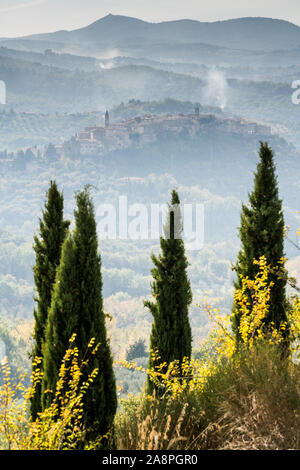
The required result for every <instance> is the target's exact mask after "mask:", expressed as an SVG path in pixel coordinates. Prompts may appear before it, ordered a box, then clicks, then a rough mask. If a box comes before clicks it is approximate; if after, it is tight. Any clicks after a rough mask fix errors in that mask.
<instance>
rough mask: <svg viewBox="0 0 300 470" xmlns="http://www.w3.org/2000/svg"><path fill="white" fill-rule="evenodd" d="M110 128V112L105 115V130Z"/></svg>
mask: <svg viewBox="0 0 300 470" xmlns="http://www.w3.org/2000/svg"><path fill="white" fill-rule="evenodd" d="M108 127H109V114H108V111H106V113H105V128H106V129H107V128H108Z"/></svg>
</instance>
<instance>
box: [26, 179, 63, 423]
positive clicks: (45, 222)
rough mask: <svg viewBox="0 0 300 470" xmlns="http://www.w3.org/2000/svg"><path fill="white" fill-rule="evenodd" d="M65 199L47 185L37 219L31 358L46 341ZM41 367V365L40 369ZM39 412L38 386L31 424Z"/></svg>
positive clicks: (39, 355)
mask: <svg viewBox="0 0 300 470" xmlns="http://www.w3.org/2000/svg"><path fill="white" fill-rule="evenodd" d="M63 206H64V199H63V195H62V193H60V192H59V191H58V189H57V185H56V183H55V181H51V182H50V187H49V190H48V192H47V197H46V202H45V207H44V210H43V218H42V219H40V234H39V236H35V237H34V245H33V248H34V251H35V256H36V262H35V266H34V267H33V271H34V282H35V288H36V297H35V301H36V308H35V310H34V320H35V323H34V333H33V339H34V344H33V349H32V358H34V357H37V356H38V357H41V358H42V357H43V352H42V346H43V342H44V339H45V328H46V323H47V317H48V309H49V307H50V304H51V294H52V289H53V285H54V282H55V276H56V270H57V267H58V265H59V261H60V256H61V249H62V244H63V241H64V239H65V236H66V233H67V231H68V227H69V222H68V221H65V220H64V219H63ZM41 367H42V365H41ZM39 411H41V386H40V384H38V385H37V387H36V393H35V395H34V396H33V398H32V399H31V406H30V412H31V418H32V419H33V420H34V419H35V418H36V417H37V413H38V412H39Z"/></svg>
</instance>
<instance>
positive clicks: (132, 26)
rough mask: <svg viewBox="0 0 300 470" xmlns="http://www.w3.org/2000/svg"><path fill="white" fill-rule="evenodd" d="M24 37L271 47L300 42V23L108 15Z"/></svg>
mask: <svg viewBox="0 0 300 470" xmlns="http://www.w3.org/2000/svg"><path fill="white" fill-rule="evenodd" d="M23 39H26V40H35V41H43V42H45V43H46V42H51V43H57V44H69V45H70V44H74V45H76V44H78V43H82V42H84V43H87V44H91V43H92V44H94V45H95V44H98V45H99V46H100V45H101V46H104V45H106V46H110V47H120V46H122V47H124V46H133V47H134V46H136V45H140V46H143V45H145V46H146V45H148V46H149V45H152V44H156V45H157V44H160V43H165V44H174V43H176V44H190V43H193V44H195V43H206V44H211V45H215V46H222V47H224V46H226V47H228V48H235V49H248V50H252V51H253V50H266V51H271V50H278V49H292V48H295V47H298V46H300V27H299V26H296V25H295V24H293V23H290V22H288V21H284V20H278V19H272V18H238V19H232V20H227V21H217V22H212V23H207V22H201V21H194V20H185V19H184V20H179V21H167V22H162V23H148V22H146V21H142V20H139V19H136V18H129V17H125V16H118V15H108V16H106V17H104V18H101V19H100V20H98V21H96V22H94V23H92V24H90V25H89V26H87V27H84V28H80V29H77V30H74V31H57V32H55V33H48V34H39V35H34V36H28V37H26V38H23Z"/></svg>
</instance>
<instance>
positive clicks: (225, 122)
mask: <svg viewBox="0 0 300 470" xmlns="http://www.w3.org/2000/svg"><path fill="white" fill-rule="evenodd" d="M210 129H212V130H214V132H215V131H218V132H224V133H231V134H232V133H233V134H234V133H237V134H256V135H270V134H271V128H270V127H269V126H266V125H262V124H259V123H256V122H249V121H244V120H238V119H233V118H221V117H217V116H215V115H213V114H200V113H199V108H196V109H195V113H194V114H174V115H162V116H158V115H145V116H143V117H135V118H131V119H127V120H125V121H123V122H120V123H114V124H112V123H110V117H109V113H108V111H106V113H105V125H104V126H97V125H95V126H90V127H86V128H85V129H84V130H81V131H78V132H77V134H76V135H75V136H73V137H72V138H71V139H70V140H68V141H65V142H64V143H63V144H61V145H57V146H56V147H55V148H56V152H57V154H58V155H62V156H65V155H83V156H84V155H98V154H102V153H103V152H107V151H114V150H118V149H124V148H127V147H130V146H131V145H132V144H134V143H140V144H148V143H151V142H154V141H155V140H157V138H158V137H159V136H160V135H163V134H165V135H166V134H169V135H170V134H174V135H186V136H189V137H193V136H197V135H199V134H201V133H203V132H204V131H205V132H209V130H210Z"/></svg>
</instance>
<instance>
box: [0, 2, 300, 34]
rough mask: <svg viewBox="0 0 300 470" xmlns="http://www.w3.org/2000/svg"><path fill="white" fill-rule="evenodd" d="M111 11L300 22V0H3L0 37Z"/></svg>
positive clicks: (153, 17)
mask: <svg viewBox="0 0 300 470" xmlns="http://www.w3.org/2000/svg"><path fill="white" fill-rule="evenodd" d="M108 13H112V14H119V15H127V16H134V17H137V18H141V19H144V20H147V21H153V22H157V21H165V20H173V19H179V18H192V19H197V20H200V21H216V20H222V19H228V18H238V17H242V16H266V17H272V18H281V19H285V20H288V21H291V22H293V23H296V24H298V25H300V2H299V0H209V1H207V0H206V1H204V0H0V37H8V36H11V37H14V36H20V35H25V34H33V33H38V32H49V31H56V30H58V29H75V28H79V27H82V26H85V25H87V24H89V23H91V22H93V21H95V20H97V19H99V18H101V17H103V16H105V15H107V14H108Z"/></svg>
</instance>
